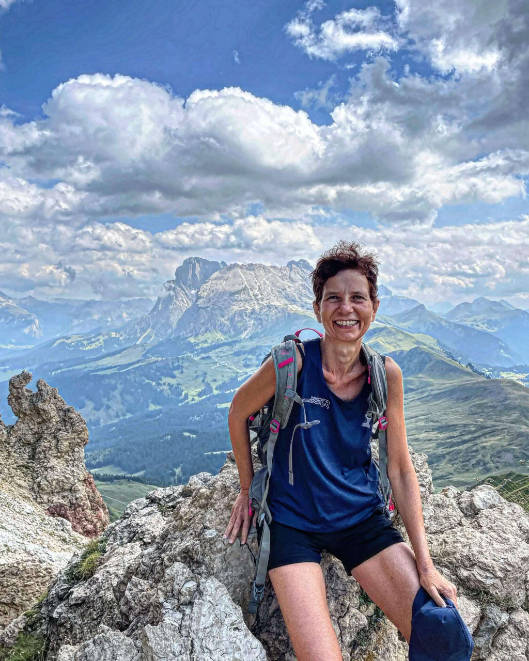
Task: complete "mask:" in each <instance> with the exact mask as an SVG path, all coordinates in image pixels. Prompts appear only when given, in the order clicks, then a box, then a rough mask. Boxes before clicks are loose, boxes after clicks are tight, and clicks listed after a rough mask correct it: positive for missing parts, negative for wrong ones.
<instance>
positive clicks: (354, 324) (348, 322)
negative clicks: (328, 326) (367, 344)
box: [336, 321, 358, 326]
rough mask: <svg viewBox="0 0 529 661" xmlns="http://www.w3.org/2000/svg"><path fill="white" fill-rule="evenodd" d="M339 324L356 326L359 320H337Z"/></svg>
mask: <svg viewBox="0 0 529 661" xmlns="http://www.w3.org/2000/svg"><path fill="white" fill-rule="evenodd" d="M336 323H337V325H338V326H356V324H357V323H358V321H337V322H336Z"/></svg>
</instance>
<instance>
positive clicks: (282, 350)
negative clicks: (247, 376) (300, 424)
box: [271, 340, 301, 431]
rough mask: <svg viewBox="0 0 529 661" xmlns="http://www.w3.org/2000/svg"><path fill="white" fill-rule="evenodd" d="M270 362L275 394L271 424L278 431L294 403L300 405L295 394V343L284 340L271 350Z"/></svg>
mask: <svg viewBox="0 0 529 661" xmlns="http://www.w3.org/2000/svg"><path fill="white" fill-rule="evenodd" d="M271 353H272V360H273V362H274V369H275V372H276V392H275V396H274V410H273V412H272V422H273V423H274V424H277V425H278V431H279V428H280V427H281V428H282V429H283V428H284V427H286V425H287V422H288V419H289V417H290V413H291V411H292V406H293V405H294V402H298V404H299V403H301V398H300V397H299V395H298V394H297V392H296V388H297V385H298V355H297V352H296V342H295V341H294V340H286V341H284V342H281V344H278V345H276V346H275V347H273V349H272V352H271Z"/></svg>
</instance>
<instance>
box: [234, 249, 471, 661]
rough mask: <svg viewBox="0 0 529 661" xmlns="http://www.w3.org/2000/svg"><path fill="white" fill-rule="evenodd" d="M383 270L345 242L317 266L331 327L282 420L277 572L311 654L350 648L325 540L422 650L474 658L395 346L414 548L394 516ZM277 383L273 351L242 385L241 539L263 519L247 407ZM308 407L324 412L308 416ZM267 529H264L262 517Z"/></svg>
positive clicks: (392, 398)
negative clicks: (409, 418) (378, 374)
mask: <svg viewBox="0 0 529 661" xmlns="http://www.w3.org/2000/svg"><path fill="white" fill-rule="evenodd" d="M377 276H378V267H377V263H376V260H375V258H374V257H373V255H371V254H367V253H364V252H363V251H362V249H361V248H360V246H359V245H358V244H356V243H346V242H340V243H338V244H337V245H336V246H335V247H334V248H332V249H331V250H329V251H328V252H326V253H325V254H324V255H323V256H322V257H321V258H320V259H319V260H318V263H317V265H316V268H315V269H314V271H313V272H312V284H313V290H314V303H313V306H314V312H315V315H316V318H317V319H318V321H319V322H320V323H321V324H322V325H323V327H324V329H325V335H324V336H323V337H322V339H321V340H320V339H316V340H311V341H308V342H304V343H303V344H300V345H299V347H300V349H301V351H300V350H299V349H298V348H297V347H296V357H297V361H295V362H294V363H293V364H294V365H296V366H297V372H298V377H299V378H298V381H297V389H296V393H295V394H296V399H295V401H296V402H297V404H296V405H295V408H294V409H293V410H292V413H291V415H290V417H289V419H288V423H287V424H286V425H285V426H284V428H283V429H281V430H280V431H279V433H278V436H277V442H276V447H275V450H274V456H273V462H272V469H271V473H270V476H269V489H268V497H266V496H265V497H264V498H265V499H266V498H267V507H265V508H264V510H263V511H264V512H266V513H267V515H269V516H268V518H269V521H268V518H267V521H268V525H269V536H270V555H269V559H268V573H269V577H270V581H271V582H272V585H273V588H274V591H275V593H276V596H277V599H278V602H279V606H280V608H281V612H282V614H283V617H284V619H285V623H286V626H287V629H288V632H289V635H290V637H291V640H292V645H293V647H294V651H295V654H296V656H297V658H298V659H300V661H307V660H316V659H318V660H319V659H326V660H327V659H329V660H338V659H341V658H342V654H341V650H340V647H339V644H338V640H337V638H336V634H335V632H334V629H333V627H332V623H331V620H330V616H329V610H328V605H327V601H326V590H325V584H324V579H323V573H322V570H321V567H320V560H321V552H322V550H323V549H326V550H327V551H328V552H329V553H331V554H332V555H334V556H335V557H337V558H338V559H339V560H340V561H341V562H342V564H343V566H344V568H345V571H346V572H347V574H350V575H352V576H353V577H354V578H355V579H356V580H357V581H358V582H359V583H360V585H361V586H362V588H363V589H364V590H365V591H366V592H367V594H368V595H369V597H370V598H371V599H372V600H373V601H374V602H375V603H376V604H377V605H378V606H379V607H380V608H381V609H382V611H383V612H384V613H385V614H386V615H387V617H388V618H389V619H390V620H391V621H392V622H393V624H395V626H396V627H397V628H398V629H399V631H400V632H401V633H402V635H403V636H404V637H405V638H406V640H407V641H408V643H409V646H410V656H409V658H410V660H412V661H441V660H442V661H468V659H469V658H470V655H471V653H472V649H473V641H472V638H471V636H470V633H469V632H468V629H467V627H466V625H465V623H464V622H463V620H462V618H461V616H460V615H459V612H458V610H457V607H456V606H457V590H456V587H455V585H453V584H452V583H450V582H449V581H448V580H447V579H445V578H444V577H443V576H442V575H441V574H440V573H439V572H438V571H437V570H436V569H435V567H434V565H433V562H432V560H431V557H430V553H429V550H428V546H427V542H426V535H425V531H424V522H423V515H422V507H421V498H420V492H419V485H418V482H417V477H416V475H415V471H414V468H413V465H412V463H411V459H410V455H409V451H408V446H407V440H406V430H405V424H404V412H403V388H402V375H401V372H400V369H399V367H398V365H397V364H396V363H395V361H393V360H392V359H391V358H390V357H385V360H384V364H385V369H386V380H387V405H386V410H385V416H386V417H387V422H388V425H387V432H386V433H387V454H388V464H387V475H388V477H389V481H390V483H391V488H392V491H393V496H394V498H395V500H396V502H397V505H398V508H399V512H400V515H401V517H402V520H403V523H404V525H405V527H406V530H407V533H408V535H409V538H410V542H411V547H412V548H413V550H412V548H410V546H408V544H406V543H405V542H404V541H403V538H402V536H401V534H400V533H399V531H398V530H397V529H396V528H395V527H394V525H393V522H392V520H391V519H390V517H389V515H388V511H387V509H386V503H385V499H384V497H383V494H382V491H381V488H380V484H379V472H378V468H377V467H376V465H375V464H374V462H373V461H372V459H371V447H370V438H371V431H372V422H373V421H372V420H371V419H370V417H369V414H368V411H369V407H368V403H369V401H370V397H371V396H372V391H373V389H374V387H375V384H374V382H373V379H372V378H371V376H372V371H370V368H371V363H368V362H367V361H366V355H367V353H366V352H372V353H373V351H372V350H371V349H367V348H366V347H365V345H364V344H363V342H362V340H363V337H364V335H365V334H366V332H367V330H368V329H369V326H370V324H371V322H372V321H374V319H375V315H376V313H377V310H378V305H379V300H378V297H377ZM292 360H293V359H289V360H288V361H285V362H286V363H288V362H292ZM380 360H381V361H382V358H380ZM278 367H279V366H278ZM382 371H383V368H382ZM275 391H276V367H275V365H274V363H273V361H272V359H268V360H267V361H265V362H264V363H263V365H262V366H261V368H260V369H259V370H258V371H257V372H256V373H255V374H254V375H253V376H251V377H250V378H249V379H248V381H246V383H244V384H243V385H242V386H241V387H240V388H239V389H238V391H237V392H236V394H235V397H234V398H233V402H232V405H231V408H230V413H229V418H228V420H229V427H230V436H231V441H232V446H233V451H234V455H235V459H236V462H237V467H238V469H239V477H240V481H241V492H240V494H239V496H238V497H237V499H236V501H235V504H234V506H233V510H232V515H231V518H230V521H229V524H228V527H227V528H226V531H225V537H229V541H230V543H233V542H234V541H235V538H236V537H237V535H238V534H239V531H240V532H241V542H242V543H243V544H244V543H246V540H247V536H248V530H249V527H250V516H251V513H250V511H249V505H250V502H249V493H248V492H249V487H250V483H251V482H252V478H253V467H252V462H251V453H250V446H249V438H248V427H247V420H248V418H249V417H250V416H251V415H252V414H253V413H254V412H255V411H258V410H259V409H260V408H261V407H262V406H264V405H265V404H266V403H267V402H268V401H269V400H270V399H271V398H272V397H273V396H274V393H275ZM323 403H325V404H324V405H323ZM307 414H308V418H309V420H311V421H315V420H316V418H317V419H318V423H319V424H315V423H314V422H313V423H312V424H310V423H309V424H306V423H307V417H306V416H307ZM381 420H382V418H380V419H379V420H378V422H379V423H380V421H381ZM275 422H278V421H275ZM303 422H305V424H303ZM278 426H279V425H278ZM274 433H275V432H274ZM293 449H295V452H293ZM294 474H295V476H296V477H295V478H294ZM265 493H266V491H265ZM258 534H260V535H261V536H262V534H263V527H262V523H261V524H260V527H259V528H258ZM443 597H444V600H443ZM445 602H446V603H445Z"/></svg>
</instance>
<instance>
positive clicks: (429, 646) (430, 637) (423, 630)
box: [409, 587, 474, 661]
mask: <svg viewBox="0 0 529 661" xmlns="http://www.w3.org/2000/svg"><path fill="white" fill-rule="evenodd" d="M443 598H444V600H445V602H446V603H447V606H446V607H442V606H438V605H437V604H436V603H435V601H434V600H433V599H432V598H431V597H430V595H429V594H428V592H427V591H426V590H425V589H424V588H423V587H421V588H419V590H418V591H417V594H416V596H415V599H414V602H413V607H412V620H411V637H410V644H409V645H410V653H409V659H410V661H468V660H469V659H470V657H471V655H472V650H473V648H474V641H473V640H472V636H471V635H470V632H469V630H468V628H467V626H466V624H465V623H464V621H463V618H462V617H461V615H460V614H459V611H458V610H457V608H456V607H455V605H454V603H453V602H452V601H451V600H450V599H448V598H447V597H443Z"/></svg>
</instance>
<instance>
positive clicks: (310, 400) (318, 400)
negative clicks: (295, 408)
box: [303, 395, 331, 409]
mask: <svg viewBox="0 0 529 661" xmlns="http://www.w3.org/2000/svg"><path fill="white" fill-rule="evenodd" d="M303 401H304V402H305V403H307V404H316V405H317V406H321V407H322V408H324V409H330V408H331V402H330V401H329V400H328V399H325V398H324V397H315V396H314V395H312V396H311V397H304V398H303Z"/></svg>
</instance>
